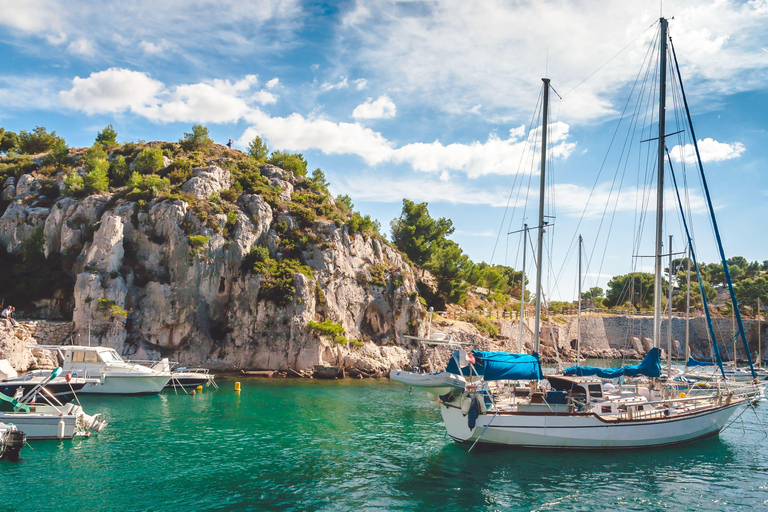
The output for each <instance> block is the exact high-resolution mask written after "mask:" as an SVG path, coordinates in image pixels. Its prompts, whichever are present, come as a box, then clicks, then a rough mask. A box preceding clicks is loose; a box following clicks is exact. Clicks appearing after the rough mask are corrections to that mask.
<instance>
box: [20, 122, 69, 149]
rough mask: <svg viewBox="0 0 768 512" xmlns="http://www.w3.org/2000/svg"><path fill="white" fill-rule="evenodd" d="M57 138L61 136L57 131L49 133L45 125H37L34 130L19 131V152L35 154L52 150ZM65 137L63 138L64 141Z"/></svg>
mask: <svg viewBox="0 0 768 512" xmlns="http://www.w3.org/2000/svg"><path fill="white" fill-rule="evenodd" d="M57 139H61V137H59V136H57V135H56V132H51V133H48V132H47V131H46V130H45V127H43V126H35V129H34V130H32V132H31V133H30V132H27V131H26V130H21V131H19V135H18V143H17V147H18V150H19V153H22V154H25V155H34V154H37V153H45V152H47V151H50V150H51V148H52V147H53V145H54V144H55V143H56V140H57ZM63 140H64V139H62V141H63Z"/></svg>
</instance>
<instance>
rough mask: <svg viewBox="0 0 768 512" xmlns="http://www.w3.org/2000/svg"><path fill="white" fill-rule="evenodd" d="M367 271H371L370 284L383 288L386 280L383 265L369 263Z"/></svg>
mask: <svg viewBox="0 0 768 512" xmlns="http://www.w3.org/2000/svg"><path fill="white" fill-rule="evenodd" d="M368 270H369V272H370V273H371V284H372V285H374V286H381V287H382V288H385V287H386V286H387V281H386V280H385V279H384V270H385V267H384V265H381V264H379V265H371V266H370V267H369V268H368Z"/></svg>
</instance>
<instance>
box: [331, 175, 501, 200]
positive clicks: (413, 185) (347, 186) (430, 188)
mask: <svg viewBox="0 0 768 512" xmlns="http://www.w3.org/2000/svg"><path fill="white" fill-rule="evenodd" d="M381 184H382V177H381V176H380V175H369V174H365V175H362V176H355V177H354V178H345V177H343V178H341V179H337V180H335V181H334V189H338V193H341V194H347V195H349V196H350V197H354V198H355V201H370V202H378V203H397V202H400V201H402V200H403V198H404V197H407V198H408V199H410V200H412V201H416V202H429V203H436V202H441V203H451V204H470V205H493V206H504V205H505V204H506V200H507V198H506V194H508V191H507V192H505V191H503V190H500V189H496V190H492V191H489V190H482V189H476V188H472V187H469V186H467V185H464V184H460V183H456V182H453V181H440V180H433V179H421V178H419V179H416V178H406V179H402V178H398V179H394V178H393V179H390V180H387V186H386V187H382V186H381Z"/></svg>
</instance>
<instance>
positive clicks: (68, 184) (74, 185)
mask: <svg viewBox="0 0 768 512" xmlns="http://www.w3.org/2000/svg"><path fill="white" fill-rule="evenodd" d="M84 193H85V184H84V183H83V178H81V177H80V175H79V174H78V173H77V171H72V172H70V173H69V174H67V177H66V178H64V195H65V196H69V197H79V196H81V195H82V194H84Z"/></svg>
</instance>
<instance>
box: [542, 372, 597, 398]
mask: <svg viewBox="0 0 768 512" xmlns="http://www.w3.org/2000/svg"><path fill="white" fill-rule="evenodd" d="M547 380H548V381H549V385H550V386H552V389H553V390H554V391H559V392H560V393H561V394H560V395H555V394H552V393H551V392H550V393H548V396H547V398H548V400H547V402H550V397H551V398H555V399H556V397H558V396H562V399H563V400H564V399H565V397H566V396H567V397H569V398H574V399H577V400H578V399H581V400H583V401H584V403H585V404H588V403H590V402H592V401H593V400H595V399H599V400H602V399H603V382H602V381H601V380H599V379H593V378H590V377H567V376H563V375H547ZM560 403H564V402H560Z"/></svg>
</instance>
